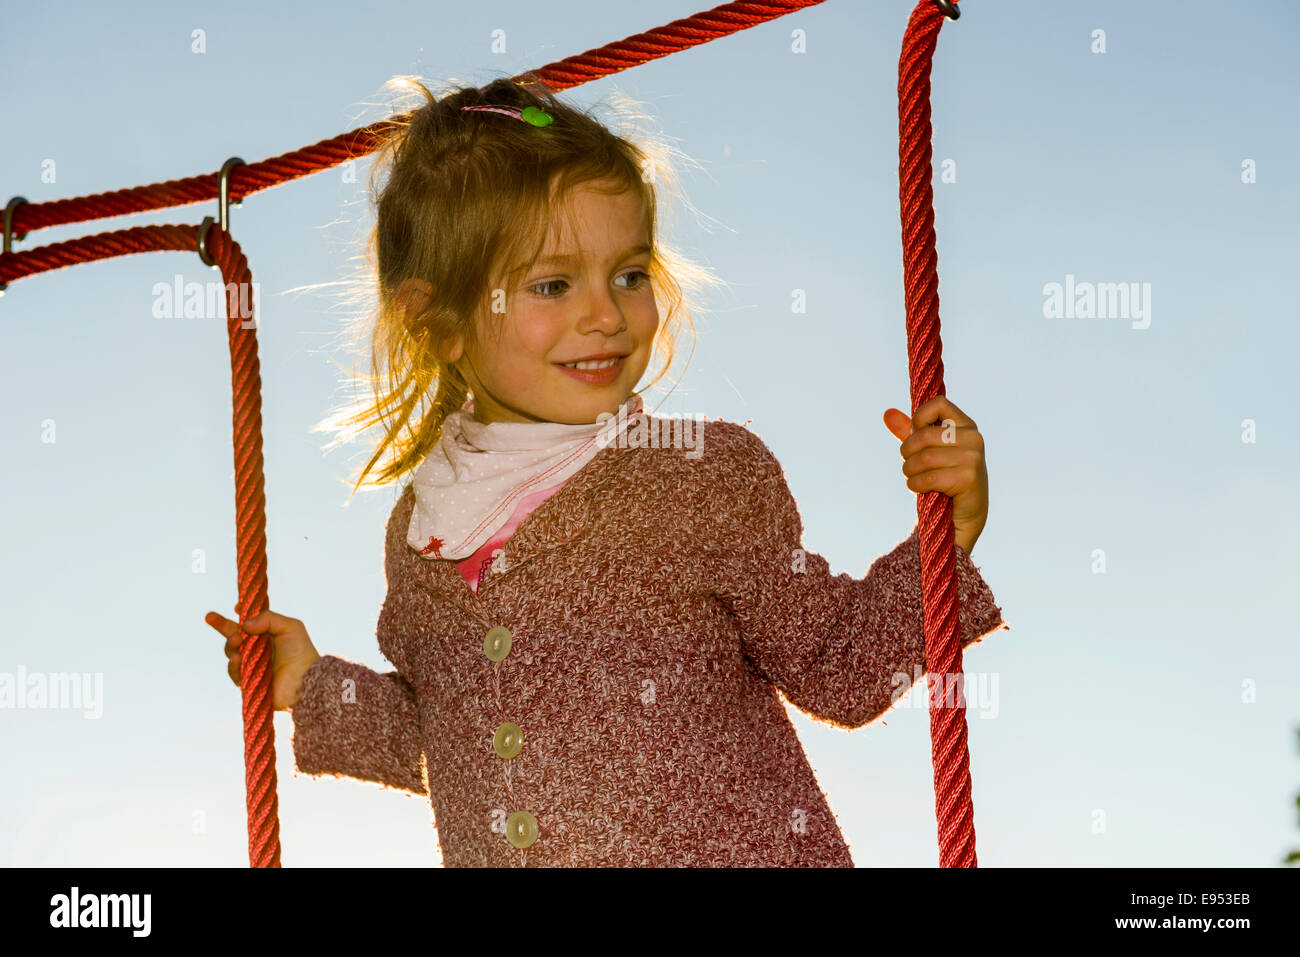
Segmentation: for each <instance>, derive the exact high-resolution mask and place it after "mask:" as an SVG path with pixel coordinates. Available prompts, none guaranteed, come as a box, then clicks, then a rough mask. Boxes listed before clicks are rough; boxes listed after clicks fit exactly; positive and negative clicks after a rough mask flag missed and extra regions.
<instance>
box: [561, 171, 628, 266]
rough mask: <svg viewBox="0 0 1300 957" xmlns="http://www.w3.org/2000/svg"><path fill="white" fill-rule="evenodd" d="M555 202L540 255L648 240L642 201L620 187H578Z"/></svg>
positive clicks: (607, 183) (587, 185)
mask: <svg viewBox="0 0 1300 957" xmlns="http://www.w3.org/2000/svg"><path fill="white" fill-rule="evenodd" d="M558 200H559V201H558V202H557V203H556V204H555V205H554V206H553V207H552V210H553V212H552V215H551V217H550V226H549V228H548V230H547V237H546V244H545V246H544V247H543V250H542V254H543V255H550V254H553V253H563V252H572V251H573V250H575V249H589V248H592V247H594V246H604V245H607V244H609V243H625V244H632V243H638V242H642V241H648V240H649V235H648V231H649V223H648V222H647V220H646V208H645V201H644V199H643V198H642V196H641V194H640V193H639V192H638V191H637V190H634V189H630V188H629V187H627V186H626V185H624V184H622V183H611V182H609V181H602V182H600V183H597V184H592V183H580V184H578V185H577V186H574V187H573V188H571V189H569V190H567V191H565V193H564V195H563V196H561V197H559V198H558Z"/></svg>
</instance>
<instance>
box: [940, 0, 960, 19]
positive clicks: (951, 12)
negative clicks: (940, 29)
mask: <svg viewBox="0 0 1300 957" xmlns="http://www.w3.org/2000/svg"><path fill="white" fill-rule="evenodd" d="M934 5H935V6H936V7H938V8H939V12H940V13H942V14H943V15H944V16H945V17H947V18H948V19H949V20H956V19H957V18H958V17H960V16H961V11H960V10H958V9H957V4H955V3H953V2H952V0H934Z"/></svg>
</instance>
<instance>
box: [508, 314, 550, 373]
mask: <svg viewBox="0 0 1300 957" xmlns="http://www.w3.org/2000/svg"><path fill="white" fill-rule="evenodd" d="M561 333H562V326H561V324H560V322H559V321H558V320H557V318H556V316H555V315H554V314H551V313H550V312H548V310H546V309H538V308H532V309H530V308H528V307H526V306H525V307H523V308H519V309H517V310H516V311H515V312H514V313H513V314H512V315H511V317H510V321H509V323H508V325H507V326H506V328H505V330H504V332H503V335H502V339H501V342H502V345H503V346H504V347H506V348H509V349H510V350H512V356H513V357H515V359H516V360H517V361H518V362H520V363H536V362H538V361H542V362H545V361H549V360H548V358H547V357H548V356H549V355H550V354H551V352H553V351H554V349H555V344H556V343H557V342H558V341H559V340H560V338H561Z"/></svg>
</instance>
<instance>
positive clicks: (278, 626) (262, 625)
mask: <svg viewBox="0 0 1300 957" xmlns="http://www.w3.org/2000/svg"><path fill="white" fill-rule="evenodd" d="M302 627H304V626H303V623H302V622H300V621H299V620H298V619H297V618H290V617H289V616H288V615H277V614H276V613H275V612H273V611H271V610H270V609H267V610H266V611H264V612H262V613H261V614H259V615H254V616H253V617H252V618H250V619H248V620H247V621H246V622H244V631H246V632H248V633H249V634H250V635H260V634H262V633H263V632H267V633H270V634H272V635H282V634H284V633H285V632H287V631H294V630H296V629H298V628H302Z"/></svg>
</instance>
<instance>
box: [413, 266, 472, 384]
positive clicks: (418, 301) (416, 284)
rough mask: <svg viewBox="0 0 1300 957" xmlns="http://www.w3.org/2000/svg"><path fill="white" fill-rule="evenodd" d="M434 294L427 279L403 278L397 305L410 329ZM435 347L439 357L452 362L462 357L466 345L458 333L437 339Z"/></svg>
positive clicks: (431, 285) (449, 362)
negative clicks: (444, 338)
mask: <svg viewBox="0 0 1300 957" xmlns="http://www.w3.org/2000/svg"><path fill="white" fill-rule="evenodd" d="M432 295H433V284H432V283H431V282H429V281H428V280H427V279H416V278H410V279H404V280H402V284H401V285H400V286H398V288H397V307H398V309H400V310H401V311H402V318H403V320H404V321H405V322H406V327H407V330H408V331H413V329H412V327H413V324H414V322H415V318H416V317H417V316H418V315H419V314H420V313H421V312H422V311H423V310H424V308H425V307H426V306H427V305H428V304H429V298H430V297H431V296H432ZM434 348H435V349H436V350H437V354H438V358H439V359H441V360H442V361H443V362H446V363H448V364H451V363H454V362H456V360H458V359H459V358H460V356H461V353H462V352H463V351H464V348H465V347H464V343H463V342H462V341H461V337H460V336H458V335H457V336H452V337H451V338H450V339H447V340H443V341H437V342H436V343H435V346H434Z"/></svg>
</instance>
